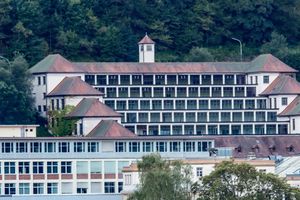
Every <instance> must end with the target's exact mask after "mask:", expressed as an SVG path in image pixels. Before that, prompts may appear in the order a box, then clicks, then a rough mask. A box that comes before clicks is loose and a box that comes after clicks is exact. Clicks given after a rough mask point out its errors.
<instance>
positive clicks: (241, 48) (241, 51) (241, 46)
mask: <svg viewBox="0 0 300 200" xmlns="http://www.w3.org/2000/svg"><path fill="white" fill-rule="evenodd" d="M231 39H233V40H235V41H237V42H239V43H240V56H241V62H242V61H243V45H242V42H241V40H239V39H237V38H231Z"/></svg>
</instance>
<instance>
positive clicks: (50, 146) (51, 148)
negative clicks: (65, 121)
mask: <svg viewBox="0 0 300 200" xmlns="http://www.w3.org/2000/svg"><path fill="white" fill-rule="evenodd" d="M44 145H45V152H48V153H54V152H56V143H55V142H45V143H44Z"/></svg>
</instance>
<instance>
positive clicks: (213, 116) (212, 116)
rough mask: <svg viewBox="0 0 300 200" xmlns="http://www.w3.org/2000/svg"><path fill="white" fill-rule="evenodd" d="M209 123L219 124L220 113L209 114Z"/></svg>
mask: <svg viewBox="0 0 300 200" xmlns="http://www.w3.org/2000/svg"><path fill="white" fill-rule="evenodd" d="M209 121H210V122H218V121H219V113H218V112H211V113H209Z"/></svg>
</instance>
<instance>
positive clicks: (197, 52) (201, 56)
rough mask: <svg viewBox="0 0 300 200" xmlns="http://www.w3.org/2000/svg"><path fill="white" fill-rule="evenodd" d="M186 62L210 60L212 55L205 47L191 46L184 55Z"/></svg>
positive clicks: (212, 57)
mask: <svg viewBox="0 0 300 200" xmlns="http://www.w3.org/2000/svg"><path fill="white" fill-rule="evenodd" d="M185 60H186V61H188V62H212V61H214V56H213V55H212V54H211V53H210V52H209V50H208V49H207V48H199V47H193V48H192V49H191V50H190V52H189V54H188V55H187V56H186V57H185Z"/></svg>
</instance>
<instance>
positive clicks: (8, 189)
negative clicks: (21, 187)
mask: <svg viewBox="0 0 300 200" xmlns="http://www.w3.org/2000/svg"><path fill="white" fill-rule="evenodd" d="M4 194H7V195H12V194H16V184H15V183H5V185H4Z"/></svg>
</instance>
